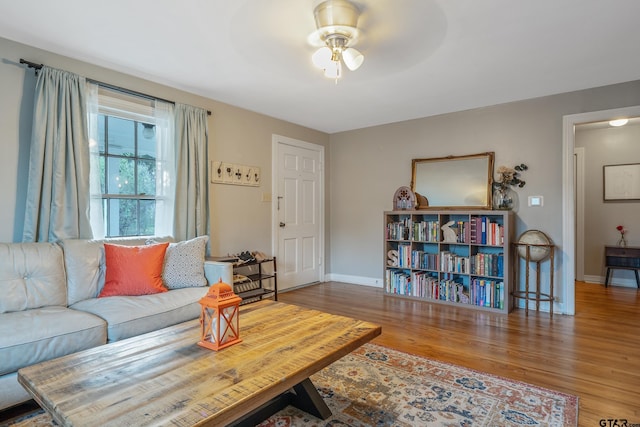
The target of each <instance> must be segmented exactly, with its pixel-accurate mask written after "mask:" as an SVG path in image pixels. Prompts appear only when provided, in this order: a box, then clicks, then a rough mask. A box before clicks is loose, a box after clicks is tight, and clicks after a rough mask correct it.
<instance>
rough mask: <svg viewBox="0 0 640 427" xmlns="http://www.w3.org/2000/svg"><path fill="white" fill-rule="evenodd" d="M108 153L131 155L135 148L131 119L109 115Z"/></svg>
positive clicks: (133, 153)
mask: <svg viewBox="0 0 640 427" xmlns="http://www.w3.org/2000/svg"><path fill="white" fill-rule="evenodd" d="M108 123H109V127H108V136H109V139H108V142H109V154H117V155H121V156H133V155H135V153H136V150H135V136H136V135H135V128H134V127H133V126H134V121H133V120H125V119H120V118H118V117H111V116H109V122H108Z"/></svg>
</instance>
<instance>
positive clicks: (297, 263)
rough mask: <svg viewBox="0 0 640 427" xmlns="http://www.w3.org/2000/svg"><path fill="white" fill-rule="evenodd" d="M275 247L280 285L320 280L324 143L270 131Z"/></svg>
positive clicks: (295, 285)
mask: <svg viewBox="0 0 640 427" xmlns="http://www.w3.org/2000/svg"><path fill="white" fill-rule="evenodd" d="M272 145H273V149H272V153H273V158H272V164H273V182H272V188H273V191H272V193H273V194H274V198H275V200H274V201H273V204H272V206H273V207H272V220H273V224H272V227H273V236H274V239H273V244H274V248H273V253H274V254H276V255H277V262H278V289H279V291H286V290H288V289H292V288H296V287H299V286H303V285H307V284H310V283H317V282H322V281H324V263H323V256H324V238H323V236H324V168H323V165H324V147H323V146H321V145H316V144H312V143H309V142H305V141H300V140H296V139H291V138H287V137H284V136H280V135H273V140H272Z"/></svg>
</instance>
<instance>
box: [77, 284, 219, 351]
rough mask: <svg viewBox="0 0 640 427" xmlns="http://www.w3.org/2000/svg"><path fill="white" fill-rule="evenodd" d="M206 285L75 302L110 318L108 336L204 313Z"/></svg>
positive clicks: (133, 333) (116, 336) (118, 336)
mask: <svg viewBox="0 0 640 427" xmlns="http://www.w3.org/2000/svg"><path fill="white" fill-rule="evenodd" d="M206 293H207V289H206V288H183V289H174V290H171V291H169V292H164V293H160V294H153V295H139V296H116V297H109V298H92V299H87V300H84V301H80V302H78V303H76V304H74V305H72V306H71V308H73V309H75V310H81V311H86V312H89V313H92V314H95V315H96V316H100V317H101V318H103V319H104V320H106V322H107V340H108V341H109V342H113V341H119V340H122V339H125V338H129V337H133V336H136V335H140V334H144V333H147V332H151V331H155V330H158V329H160V328H165V327H167V326H172V325H175V324H178V323H182V322H186V321H187V320H193V319H197V318H198V317H199V316H200V310H201V306H200V304H199V303H198V301H199V300H200V298H202V297H203V296H205V295H206Z"/></svg>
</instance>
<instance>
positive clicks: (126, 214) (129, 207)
mask: <svg viewBox="0 0 640 427" xmlns="http://www.w3.org/2000/svg"><path fill="white" fill-rule="evenodd" d="M109 234H110V235H111V236H136V235H138V201H137V200H131V199H111V200H109Z"/></svg>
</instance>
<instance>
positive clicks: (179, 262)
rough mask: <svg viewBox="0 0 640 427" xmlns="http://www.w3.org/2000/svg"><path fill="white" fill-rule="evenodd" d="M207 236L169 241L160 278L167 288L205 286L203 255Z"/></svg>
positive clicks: (206, 283) (207, 240)
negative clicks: (176, 241)
mask: <svg viewBox="0 0 640 427" xmlns="http://www.w3.org/2000/svg"><path fill="white" fill-rule="evenodd" d="M208 242H209V236H200V237H196V238H194V239H191V240H186V241H184V242H178V243H171V244H170V245H169V247H168V248H167V253H166V255H165V257H164V270H163V273H162V279H163V280H164V284H165V286H166V287H167V288H168V289H179V288H191V287H195V286H207V285H208V282H207V278H206V277H205V276H204V255H205V250H206V246H207V243H208Z"/></svg>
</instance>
